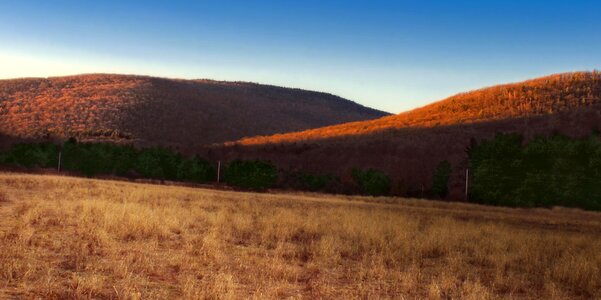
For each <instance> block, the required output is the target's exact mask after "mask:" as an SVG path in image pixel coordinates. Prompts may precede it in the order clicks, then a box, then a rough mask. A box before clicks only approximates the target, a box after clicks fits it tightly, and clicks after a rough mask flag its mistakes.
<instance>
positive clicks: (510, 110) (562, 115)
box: [207, 72, 601, 200]
mask: <svg viewBox="0 0 601 300" xmlns="http://www.w3.org/2000/svg"><path fill="white" fill-rule="evenodd" d="M599 129H601V74H600V73H598V72H578V73H565V74H558V75H552V76H547V77H542V78H538V79H534V80H529V81H525V82H521V83H512V84H505V85H499V86H494V87H490V88H485V89H481V90H477V91H473V92H468V93H463V94H459V95H456V96H453V97H450V98H447V99H445V100H442V101H440V102H436V103H433V104H431V105H428V106H425V107H422V108H419V109H415V110H413V111H409V112H405V113H401V114H398V115H394V116H387V117H383V118H380V119H376V120H372V121H365V122H353V123H347V124H342V125H336V126H329V127H324V128H318V129H313V130H308V131H302V132H295V133H288V134H281V135H274V136H268V137H255V138H249V139H243V140H240V141H237V142H233V143H227V144H225V145H222V146H220V147H217V148H212V149H211V151H209V152H208V153H207V155H213V157H212V159H214V160H216V159H222V160H229V159H233V158H240V157H242V158H261V159H267V160H270V161H272V162H273V163H274V164H276V165H277V166H278V167H279V168H280V169H281V170H284V171H285V172H287V173H289V174H292V175H290V176H284V178H283V179H282V180H283V181H284V182H283V183H282V184H283V185H286V184H290V185H292V186H294V184H295V183H294V181H295V180H297V179H296V178H297V177H298V176H295V175H294V174H332V175H334V176H335V177H337V178H339V185H341V186H342V188H338V189H336V190H335V191H336V192H356V190H357V188H356V187H354V184H353V179H352V176H353V175H352V170H353V169H354V168H361V169H370V168H373V169H377V170H380V171H382V172H384V173H385V174H387V175H388V176H389V177H390V180H391V184H390V188H391V193H392V194H396V195H401V196H407V195H409V196H418V197H419V196H422V195H427V194H428V191H429V190H431V188H432V185H433V175H434V173H435V170H436V168H437V166H438V165H439V164H440V163H441V162H442V161H444V160H447V161H449V162H450V163H451V167H452V174H451V178H450V181H449V189H450V190H449V196H448V197H449V198H450V199H456V200H457V199H464V190H465V169H466V168H467V153H466V149H467V148H468V147H470V146H471V145H473V143H478V142H481V141H482V140H484V139H490V138H493V137H494V136H495V135H496V134H497V133H518V134H521V135H523V136H524V137H525V141H528V140H531V139H533V138H534V137H536V136H549V135H552V134H555V133H560V134H564V135H567V136H570V137H575V138H581V137H586V136H589V135H591V133H593V132H595V131H597V132H598V131H599ZM303 176H304V175H303ZM288 181H290V182H292V183H289V182H288Z"/></svg>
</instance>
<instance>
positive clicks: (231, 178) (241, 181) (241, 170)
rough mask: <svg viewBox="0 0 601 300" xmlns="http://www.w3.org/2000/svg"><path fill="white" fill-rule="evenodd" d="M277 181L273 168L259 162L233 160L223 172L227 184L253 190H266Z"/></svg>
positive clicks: (268, 164)
mask: <svg viewBox="0 0 601 300" xmlns="http://www.w3.org/2000/svg"><path fill="white" fill-rule="evenodd" d="M277 179H278V171H277V169H276V168H275V166H273V165H272V164H271V163H268V162H265V161H261V160H254V161H253V160H234V161H232V162H231V163H230V164H229V165H228V166H227V167H226V169H225V171H224V180H225V182H227V183H228V184H231V185H234V186H238V187H243V188H248V189H254V190H264V189H267V188H269V187H271V186H273V185H274V184H275V183H276V181H277Z"/></svg>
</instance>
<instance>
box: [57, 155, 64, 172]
mask: <svg viewBox="0 0 601 300" xmlns="http://www.w3.org/2000/svg"><path fill="white" fill-rule="evenodd" d="M62 154H63V152H62V151H59V152H58V172H59V173H60V172H61V156H62Z"/></svg>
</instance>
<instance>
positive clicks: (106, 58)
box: [0, 0, 601, 113]
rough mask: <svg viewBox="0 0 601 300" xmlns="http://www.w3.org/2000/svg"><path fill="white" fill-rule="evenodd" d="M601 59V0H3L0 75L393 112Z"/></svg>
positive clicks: (595, 65)
mask: <svg viewBox="0 0 601 300" xmlns="http://www.w3.org/2000/svg"><path fill="white" fill-rule="evenodd" d="M600 68H601V1H582V0H581V1H578V0H574V1H555V0H546V1H542V0H528V1H523V0H521V1H518V0H515V1H497V0H487V1H461V0H457V1H450V0H449V1H433V0H430V1H429V0H424V1H417V0H416V1H402V0H397V1H377V0H376V1H353V0H347V1H325V0H321V1H314V0H304V1H287V0H280V1H260V0H257V1H253V0H240V1H227V0H223V1H177V0H174V1H152V0H148V1H113V0H103V1H65V0H56V1H28V0H19V1H13V0H2V1H1V2H0V78H17V77H48V76H62V75H73V74H82V73H125V74H144V75H153V76H160V77H173V78H187V79H198V78H209V79H216V80H233V81H251V82H258V83H265V84H273V85H280V86H286V87H295V88H303V89H309V90H318V91H323V92H328V93H332V94H336V95H339V96H342V97H344V98H347V99H350V100H353V101H355V102H358V103H360V104H363V105H366V106H370V107H373V108H377V109H380V110H384V111H387V112H391V113H399V112H402V111H405V110H409V109H412V108H415V107H420V106H423V105H425V104H428V103H430V102H433V101H437V100H441V99H443V98H446V97H448V96H451V95H453V94H456V93H459V92H464V91H468V90H473V89H477V88H481V87H486V86H491V85H495V84H500V83H507V82H515V81H521V80H525V79H529V78H534V77H538V76H543V75H548V74H552V73H561V72H568V71H580V70H581V71H586V70H593V69H597V70H598V69H600Z"/></svg>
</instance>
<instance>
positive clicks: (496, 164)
mask: <svg viewBox="0 0 601 300" xmlns="http://www.w3.org/2000/svg"><path fill="white" fill-rule="evenodd" d="M468 152H469V164H470V169H471V170H472V178H471V179H472V186H471V189H470V199H471V200H472V201H474V202H479V203H484V204H494V205H505V206H529V207H534V206H553V205H561V206H566V207H581V208H586V209H595V210H601V184H600V183H601V138H600V137H599V135H598V134H593V135H591V136H590V137H589V138H585V139H570V138H568V137H565V136H561V135H554V136H551V137H538V138H535V139H533V140H532V141H530V142H529V143H527V144H524V141H523V137H522V136H520V135H518V134H500V135H497V136H496V137H495V138H494V139H491V140H486V141H483V142H482V143H480V144H475V145H472V147H470V149H469V151H468Z"/></svg>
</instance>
